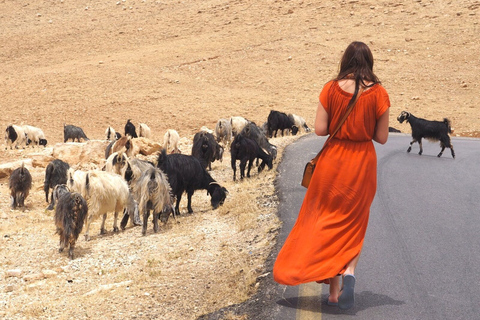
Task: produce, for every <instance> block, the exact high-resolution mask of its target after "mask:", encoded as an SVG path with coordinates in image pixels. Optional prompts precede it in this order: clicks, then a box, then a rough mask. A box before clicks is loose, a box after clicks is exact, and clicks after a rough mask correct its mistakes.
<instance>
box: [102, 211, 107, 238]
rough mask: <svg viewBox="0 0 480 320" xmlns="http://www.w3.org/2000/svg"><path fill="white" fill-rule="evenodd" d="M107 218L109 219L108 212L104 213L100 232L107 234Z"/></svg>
mask: <svg viewBox="0 0 480 320" xmlns="http://www.w3.org/2000/svg"><path fill="white" fill-rule="evenodd" d="M105 220H107V214H106V213H104V214H103V218H102V226H101V227H100V234H106V233H107V230H106V229H105Z"/></svg>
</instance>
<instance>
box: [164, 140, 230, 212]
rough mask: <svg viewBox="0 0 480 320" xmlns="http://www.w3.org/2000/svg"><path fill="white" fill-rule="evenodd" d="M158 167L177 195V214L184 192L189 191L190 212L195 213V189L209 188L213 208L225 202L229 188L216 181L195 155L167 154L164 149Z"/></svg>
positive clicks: (188, 206) (173, 192)
mask: <svg viewBox="0 0 480 320" xmlns="http://www.w3.org/2000/svg"><path fill="white" fill-rule="evenodd" d="M157 167H159V168H160V169H161V170H162V171H163V172H164V173H165V174H166V175H167V177H168V182H169V183H170V187H171V189H172V195H173V196H175V197H176V205H175V213H176V214H180V200H181V199H182V194H183V193H184V192H186V193H187V199H188V204H187V209H188V213H193V209H192V196H193V193H194V192H195V190H202V189H203V190H207V195H210V196H211V199H210V203H211V205H212V207H213V209H217V208H218V207H219V206H221V205H222V204H223V203H224V202H225V199H226V197H227V193H228V191H227V189H225V188H224V187H222V186H221V185H220V184H219V183H218V182H216V181H215V180H214V179H213V178H212V177H211V176H210V174H209V173H208V172H207V170H206V169H205V168H204V167H203V166H202V164H201V163H200V161H199V160H198V159H197V158H195V157H194V156H188V155H184V154H169V155H167V153H166V151H165V149H163V150H162V152H161V153H160V154H159V155H158V162H157Z"/></svg>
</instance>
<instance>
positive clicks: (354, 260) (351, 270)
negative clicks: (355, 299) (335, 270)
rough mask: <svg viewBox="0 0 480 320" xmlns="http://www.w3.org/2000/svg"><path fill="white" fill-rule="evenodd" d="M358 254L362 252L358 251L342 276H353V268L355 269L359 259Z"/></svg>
mask: <svg viewBox="0 0 480 320" xmlns="http://www.w3.org/2000/svg"><path fill="white" fill-rule="evenodd" d="M360 253H362V252H361V251H360V252H359V253H358V254H357V256H356V257H355V258H353V259H352V260H351V261H350V262H349V263H348V264H347V269H345V272H344V273H343V275H346V274H351V275H355V268H356V267H357V263H358V260H359V259H360Z"/></svg>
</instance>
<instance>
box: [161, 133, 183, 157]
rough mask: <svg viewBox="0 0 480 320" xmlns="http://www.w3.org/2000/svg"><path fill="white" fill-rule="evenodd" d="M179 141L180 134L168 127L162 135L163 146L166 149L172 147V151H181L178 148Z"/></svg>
mask: <svg viewBox="0 0 480 320" xmlns="http://www.w3.org/2000/svg"><path fill="white" fill-rule="evenodd" d="M179 141H180V136H179V135H178V132H177V131H176V130H174V129H168V130H167V132H166V133H165V135H164V136H163V148H164V149H165V150H166V151H167V153H168V150H170V148H172V153H181V152H180V150H179V149H178V142H179Z"/></svg>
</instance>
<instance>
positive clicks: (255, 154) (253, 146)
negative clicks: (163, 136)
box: [230, 134, 273, 181]
mask: <svg viewBox="0 0 480 320" xmlns="http://www.w3.org/2000/svg"><path fill="white" fill-rule="evenodd" d="M230 154H231V164H232V169H233V181H235V179H236V172H237V166H236V161H237V160H240V179H243V178H244V177H245V167H246V165H247V161H248V170H247V177H248V178H250V170H251V169H252V165H253V161H254V160H255V159H258V158H260V159H262V163H261V164H260V165H259V166H258V172H259V173H260V172H262V170H263V169H264V168H265V165H267V166H268V168H269V169H272V167H273V164H272V161H273V158H272V156H271V155H270V154H267V153H266V152H265V151H263V150H262V148H260V146H259V145H258V143H257V142H256V141H255V140H253V139H250V138H246V137H244V136H243V135H241V134H239V135H237V136H236V137H235V139H233V142H232V145H231V146H230Z"/></svg>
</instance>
